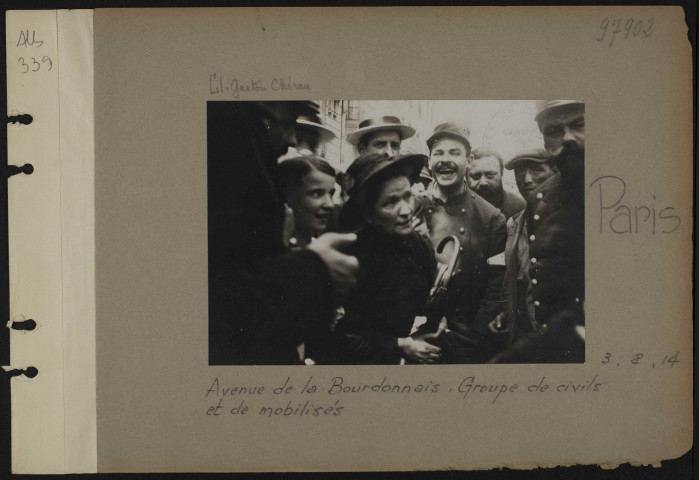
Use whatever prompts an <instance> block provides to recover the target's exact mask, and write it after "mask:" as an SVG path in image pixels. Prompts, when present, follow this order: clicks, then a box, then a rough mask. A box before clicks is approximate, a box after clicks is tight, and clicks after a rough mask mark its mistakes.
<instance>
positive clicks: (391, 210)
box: [369, 177, 415, 235]
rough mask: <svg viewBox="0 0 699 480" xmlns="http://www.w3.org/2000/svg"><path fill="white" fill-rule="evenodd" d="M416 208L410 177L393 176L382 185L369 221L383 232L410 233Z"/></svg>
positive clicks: (394, 233)
mask: <svg viewBox="0 0 699 480" xmlns="http://www.w3.org/2000/svg"><path fill="white" fill-rule="evenodd" d="M414 209H415V199H414V198H413V192H412V191H411V190H410V181H409V180H408V178H407V177H396V178H392V179H390V180H388V181H386V182H385V183H384V184H383V185H381V187H380V189H379V195H378V198H377V200H376V203H375V204H374V208H373V209H372V211H371V214H370V218H369V223H371V224H372V225H373V226H374V228H376V230H378V231H379V232H382V233H387V234H391V235H408V234H409V233H410V232H412V231H413V227H412V218H413V211H414Z"/></svg>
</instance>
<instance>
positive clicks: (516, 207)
mask: <svg viewBox="0 0 699 480" xmlns="http://www.w3.org/2000/svg"><path fill="white" fill-rule="evenodd" d="M526 205H527V202H526V201H525V200H524V199H523V198H522V197H520V196H519V195H517V194H516V193H512V192H510V191H507V190H503V194H502V201H501V202H500V205H499V206H498V205H496V206H497V207H498V208H499V209H500V211H501V212H502V214H503V215H505V220H509V219H510V218H511V217H513V216H514V215H515V214H517V213H519V212H521V211H522V210H524V207H525V206H526Z"/></svg>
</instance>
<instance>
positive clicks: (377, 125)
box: [347, 115, 415, 158]
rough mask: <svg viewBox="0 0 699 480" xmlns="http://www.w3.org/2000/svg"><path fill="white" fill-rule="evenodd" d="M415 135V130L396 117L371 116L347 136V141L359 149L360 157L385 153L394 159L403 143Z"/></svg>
mask: <svg viewBox="0 0 699 480" xmlns="http://www.w3.org/2000/svg"><path fill="white" fill-rule="evenodd" d="M413 135H415V129H414V128H413V127H411V126H409V125H403V124H402V123H401V121H400V118H398V117H396V116H393V115H383V116H371V117H368V118H365V119H363V120H362V121H360V122H359V128H358V129H357V130H355V131H354V132H351V133H350V134H348V135H347V141H348V142H349V143H350V144H352V145H354V146H355V147H356V148H357V152H358V153H359V155H362V154H365V153H382V154H383V153H385V154H386V155H388V156H389V157H392V158H393V157H395V156H397V155H398V154H399V153H400V146H401V142H402V141H403V140H405V139H406V138H410V137H412V136H413Z"/></svg>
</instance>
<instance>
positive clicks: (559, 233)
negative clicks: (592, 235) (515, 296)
mask: <svg viewBox="0 0 699 480" xmlns="http://www.w3.org/2000/svg"><path fill="white" fill-rule="evenodd" d="M584 214H585V209H584V191H583V184H582V182H575V183H573V182H565V181H564V179H563V177H562V176H561V174H560V173H557V174H556V175H554V176H552V177H551V178H549V179H548V180H546V182H544V183H543V184H541V185H540V186H539V188H538V189H537V190H536V191H534V192H533V194H532V196H531V197H530V200H529V201H528V202H527V208H526V210H525V218H526V222H527V229H528V233H529V255H530V257H531V258H530V265H529V277H530V288H529V293H528V295H529V298H530V299H531V301H532V302H533V303H534V305H535V320H536V322H537V323H538V324H539V325H541V326H542V327H544V329H547V330H546V333H545V335H548V336H549V337H551V339H550V341H549V343H548V345H549V347H548V348H550V350H549V351H548V352H544V353H545V355H543V356H542V357H541V358H542V361H552V362H579V361H584V343H582V342H577V343H576V342H574V341H572V340H571V338H572V337H573V336H574V335H572V333H571V332H573V327H575V325H581V326H584V324H585V319H584V314H583V304H584V300H585V215H584ZM552 329H556V330H557V331H558V333H554V332H551V330H552Z"/></svg>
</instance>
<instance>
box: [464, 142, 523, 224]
mask: <svg viewBox="0 0 699 480" xmlns="http://www.w3.org/2000/svg"><path fill="white" fill-rule="evenodd" d="M502 172H503V162H502V157H501V156H500V155H499V154H497V153H495V152H490V151H487V150H480V149H476V150H474V151H473V159H472V160H471V165H470V166H469V168H468V177H467V179H468V185H469V187H471V190H473V191H474V192H476V193H477V194H478V195H480V196H481V197H483V198H484V199H485V200H486V201H487V202H488V203H490V204H491V205H492V206H494V207H495V208H497V209H499V210H500V211H501V212H502V214H503V215H505V218H506V219H509V218H511V217H512V215H514V214H515V213H518V212H521V211H522V210H524V205H525V202H524V199H523V198H521V197H520V196H518V195H516V194H514V193H512V192H508V191H507V190H505V188H504V187H503V186H502Z"/></svg>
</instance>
